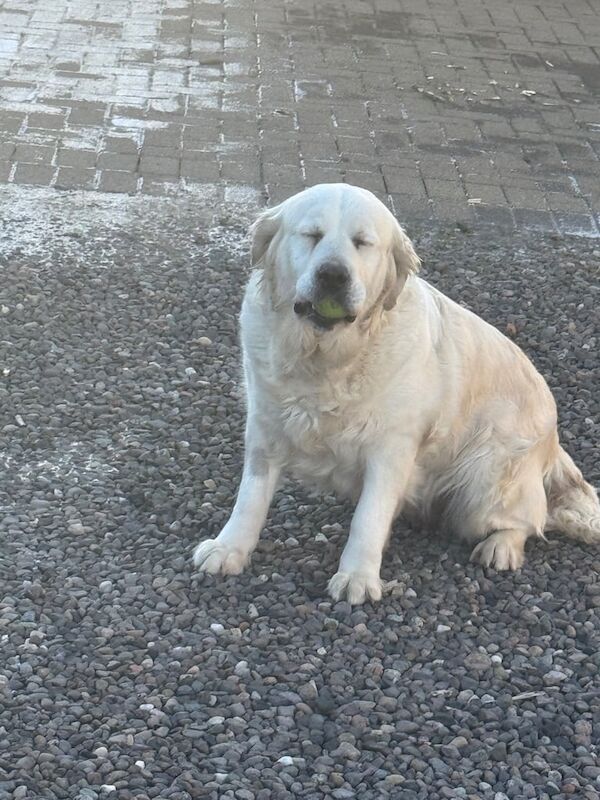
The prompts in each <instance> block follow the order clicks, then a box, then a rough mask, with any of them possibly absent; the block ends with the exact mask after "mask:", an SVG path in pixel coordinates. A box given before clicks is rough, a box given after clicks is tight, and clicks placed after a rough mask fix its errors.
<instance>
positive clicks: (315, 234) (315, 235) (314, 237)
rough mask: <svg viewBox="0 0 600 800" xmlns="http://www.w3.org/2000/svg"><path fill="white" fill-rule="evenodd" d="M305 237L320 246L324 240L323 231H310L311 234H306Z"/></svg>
mask: <svg viewBox="0 0 600 800" xmlns="http://www.w3.org/2000/svg"><path fill="white" fill-rule="evenodd" d="M304 236H306V237H307V238H308V239H310V240H311V241H312V242H314V244H318V243H319V242H320V241H321V239H322V238H323V234H322V233H321V231H310V232H309V233H305V234H304Z"/></svg>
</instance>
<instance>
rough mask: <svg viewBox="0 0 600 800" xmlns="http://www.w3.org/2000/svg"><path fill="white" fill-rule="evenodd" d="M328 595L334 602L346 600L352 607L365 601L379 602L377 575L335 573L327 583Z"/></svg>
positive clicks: (379, 582)
mask: <svg viewBox="0 0 600 800" xmlns="http://www.w3.org/2000/svg"><path fill="white" fill-rule="evenodd" d="M328 589H329V594H330V595H331V597H333V599H334V600H342V599H343V598H346V600H348V602H349V603H351V604H352V605H358V604H359V603H364V602H365V600H381V580H380V579H379V575H373V574H370V573H368V572H336V573H335V575H334V576H333V578H331V580H330V581H329V586H328Z"/></svg>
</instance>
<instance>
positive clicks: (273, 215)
mask: <svg viewBox="0 0 600 800" xmlns="http://www.w3.org/2000/svg"><path fill="white" fill-rule="evenodd" d="M281 217H282V213H281V206H280V205H279V206H273V208H268V209H267V210H266V211H263V212H262V214H260V216H259V217H258V218H257V219H256V221H255V222H254V223H253V224H252V226H251V227H250V234H251V236H252V250H251V253H252V266H253V267H256V266H257V265H258V264H260V263H261V261H262V260H263V259H264V257H265V256H266V254H267V250H268V249H269V245H270V244H271V242H272V241H273V238H274V237H275V234H276V233H277V231H278V230H279V228H280V226H281Z"/></svg>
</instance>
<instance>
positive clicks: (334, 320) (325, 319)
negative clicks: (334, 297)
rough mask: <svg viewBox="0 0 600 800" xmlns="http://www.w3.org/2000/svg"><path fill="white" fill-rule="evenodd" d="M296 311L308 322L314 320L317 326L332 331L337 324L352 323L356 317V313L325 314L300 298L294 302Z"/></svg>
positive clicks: (313, 322)
mask: <svg viewBox="0 0 600 800" xmlns="http://www.w3.org/2000/svg"><path fill="white" fill-rule="evenodd" d="M294 312H295V313H296V314H297V315H298V316H299V317H302V318H303V319H306V320H307V321H308V322H312V324H313V325H315V326H316V327H317V328H322V329H323V330H326V331H330V330H331V329H332V328H334V327H335V326H336V325H339V324H341V323H342V322H345V323H352V322H354V320H355V319H356V314H341V315H339V316H338V315H337V314H336V316H324V315H323V314H320V313H319V312H318V311H317V309H316V308H315V306H314V305H313V304H312V303H311V302H310V301H308V300H299V301H297V302H295V303H294Z"/></svg>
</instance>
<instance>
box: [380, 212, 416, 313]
mask: <svg viewBox="0 0 600 800" xmlns="http://www.w3.org/2000/svg"><path fill="white" fill-rule="evenodd" d="M420 266H421V260H420V259H419V256H418V255H417V254H416V253H415V249H414V247H413V244H412V242H411V240H410V239H409V238H408V236H407V235H406V234H405V233H404V231H403V230H402V227H401V225H400V224H399V223H398V222H395V230H394V236H393V239H392V246H391V248H390V256H389V265H388V274H387V277H386V281H385V287H384V295H383V307H384V309H385V310H386V311H389V310H390V309H391V308H393V307H394V306H395V305H396V300H397V299H398V295H399V294H400V292H401V291H402V289H403V287H404V284H405V283H406V279H407V278H408V276H409V275H414V274H415V273H416V272H418V271H419V267H420Z"/></svg>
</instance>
